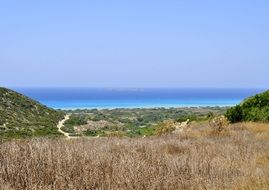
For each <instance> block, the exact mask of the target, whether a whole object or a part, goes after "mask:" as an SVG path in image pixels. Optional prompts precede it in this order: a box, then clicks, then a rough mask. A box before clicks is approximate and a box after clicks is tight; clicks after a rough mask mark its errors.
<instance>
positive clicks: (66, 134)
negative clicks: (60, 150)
mask: <svg viewBox="0 0 269 190" xmlns="http://www.w3.org/2000/svg"><path fill="white" fill-rule="evenodd" d="M69 117H70V115H66V116H65V117H64V119H63V120H61V121H59V123H58V125H57V128H58V131H59V132H60V133H62V134H63V135H64V136H65V137H67V138H71V137H70V135H69V133H66V132H64V131H63V130H62V129H61V128H62V127H63V126H64V122H65V121H67V120H68V119H69Z"/></svg>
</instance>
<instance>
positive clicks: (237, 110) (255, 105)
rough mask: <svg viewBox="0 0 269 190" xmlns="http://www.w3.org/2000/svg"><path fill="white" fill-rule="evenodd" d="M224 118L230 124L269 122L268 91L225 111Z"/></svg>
mask: <svg viewBox="0 0 269 190" xmlns="http://www.w3.org/2000/svg"><path fill="white" fill-rule="evenodd" d="M226 117H227V118H228V119H229V120H230V121H231V122H232V123H234V122H240V121H261V122H269V90H268V91H266V92H264V93H261V94H257V95H255V96H252V97H250V98H247V99H246V100H244V101H243V102H242V103H241V104H239V105H237V106H235V107H232V108H230V109H228V110H227V112H226Z"/></svg>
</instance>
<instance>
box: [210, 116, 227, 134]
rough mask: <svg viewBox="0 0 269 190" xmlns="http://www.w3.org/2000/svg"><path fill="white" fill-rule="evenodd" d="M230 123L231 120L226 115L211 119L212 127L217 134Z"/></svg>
mask: <svg viewBox="0 0 269 190" xmlns="http://www.w3.org/2000/svg"><path fill="white" fill-rule="evenodd" d="M228 125H229V121H228V120H227V118H226V117H224V116H218V117H215V118H213V119H212V120H211V121H210V127H211V129H212V130H213V132H214V133H215V134H220V133H221V132H222V131H224V130H225V129H226V128H227V126H228Z"/></svg>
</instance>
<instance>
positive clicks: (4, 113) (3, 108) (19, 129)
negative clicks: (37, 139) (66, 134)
mask: <svg viewBox="0 0 269 190" xmlns="http://www.w3.org/2000/svg"><path fill="white" fill-rule="evenodd" d="M62 118H63V113H61V112H59V111H55V110H53V109H50V108H48V107H46V106H44V105H42V104H40V103H39V102H36V101H34V100H32V99H30V98H28V97H26V96H24V95H22V94H19V93H17V92H14V91H12V90H9V89H6V88H0V138H1V139H3V138H19V137H34V136H58V135H61V134H60V133H59V132H58V131H57V127H56V125H57V123H58V122H59V120H61V119H62Z"/></svg>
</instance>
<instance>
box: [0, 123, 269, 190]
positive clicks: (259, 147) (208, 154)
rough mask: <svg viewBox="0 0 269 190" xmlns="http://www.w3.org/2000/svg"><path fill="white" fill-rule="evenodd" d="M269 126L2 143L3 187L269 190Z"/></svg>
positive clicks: (196, 126) (194, 125)
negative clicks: (156, 134)
mask: <svg viewBox="0 0 269 190" xmlns="http://www.w3.org/2000/svg"><path fill="white" fill-rule="evenodd" d="M268 179H269V126H268V124H263V123H237V124H232V125H229V126H227V127H225V128H221V129H220V128H218V127H215V126H214V125H209V124H208V122H204V121H202V122H192V123H191V124H190V125H189V126H188V128H186V129H185V130H184V131H183V132H180V133H177V134H164V135H160V136H152V137H146V138H142V137H137V138H128V137H122V138H117V137H110V138H108V137H103V138H86V137H85V138H78V139H69V140H67V139H64V138H62V139H47V138H44V139H31V140H13V141H6V142H2V143H1V145H0V189H2V190H11V189H14V190H15V189H28V190H34V189H43V190H51V189H57V190H61V189H62V190H63V189H193V190H194V189H195V190H199V189H238V190H240V189H269V180H268Z"/></svg>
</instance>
